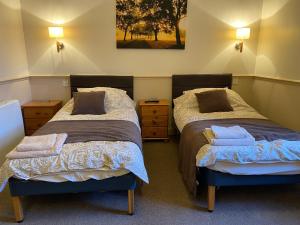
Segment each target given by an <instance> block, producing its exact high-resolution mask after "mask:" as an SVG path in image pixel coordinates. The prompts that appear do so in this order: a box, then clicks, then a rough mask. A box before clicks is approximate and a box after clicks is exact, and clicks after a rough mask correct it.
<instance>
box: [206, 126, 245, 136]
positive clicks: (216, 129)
mask: <svg viewBox="0 0 300 225" xmlns="http://www.w3.org/2000/svg"><path fill="white" fill-rule="evenodd" d="M211 130H212V132H213V133H214V136H215V138H217V139H240V138H246V137H247V136H248V135H247V133H248V132H247V131H246V130H245V129H244V128H242V127H240V126H232V127H221V126H214V125H213V126H211ZM245 131H246V133H245Z"/></svg>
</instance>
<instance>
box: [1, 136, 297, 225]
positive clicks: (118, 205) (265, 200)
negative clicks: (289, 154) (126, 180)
mask: <svg viewBox="0 0 300 225" xmlns="http://www.w3.org/2000/svg"><path fill="white" fill-rule="evenodd" d="M144 155H145V164H146V167H147V169H148V173H149V177H150V184H149V185H144V186H143V188H142V191H141V193H136V199H135V207H136V211H135V215H134V216H128V215H127V214H126V213H127V211H126V210H127V192H111V193H100V192H99V193H98V192H97V193H84V194H67V195H49V196H35V197H26V198H24V199H23V206H24V212H25V220H24V222H23V224H24V225H27V224H32V225H35V224H36V225H52V224H53V225H54V224H56V225H60V224H61V225H75V224H80V225H85V224H86V225H94V224H95V225H96V224H97V225H102V224H103V225H119V224H128V225H135V224H139V225H152V224H153V225H160V224H163V225H177V224H178V225H179V224H180V225H192V224H199V225H202V224H205V225H206V224H207V225H219V224H220V225H235V224H236V225H248V224H249V225H250V224H251V225H252V224H255V225H260V224H261V225H273V224H276V225H277V224H278V225H281V224H282V225H295V224H300V187H299V186H296V185H292V186H272V187H235V188H221V189H219V190H218V191H217V202H216V210H215V212H213V213H208V212H207V211H206V193H203V194H202V195H200V196H198V197H197V199H194V198H193V197H191V196H189V194H188V192H187V191H186V188H185V186H184V184H183V182H182V179H181V174H180V173H179V172H178V169H177V165H178V158H177V143H176V141H174V140H173V141H170V142H169V143H163V142H146V143H144ZM13 221H14V217H13V211H12V206H11V203H10V198H9V192H8V190H7V189H6V190H5V192H3V193H0V224H12V223H13Z"/></svg>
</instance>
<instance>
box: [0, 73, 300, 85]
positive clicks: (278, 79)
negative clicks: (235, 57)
mask: <svg viewBox="0 0 300 225" xmlns="http://www.w3.org/2000/svg"><path fill="white" fill-rule="evenodd" d="M121 76H122V75H121ZM68 77H70V75H69V74H61V75H25V76H14V77H12V78H4V79H0V85H1V84H7V83H11V82H16V81H21V80H27V79H43V78H45V79H49V78H68ZM171 77H172V76H171V75H170V76H168V75H162V76H134V79H169V78H170V79H171ZM233 77H234V78H242V79H243V78H251V79H254V80H267V81H273V82H277V83H284V84H290V85H297V86H300V80H295V79H286V78H282V77H272V76H265V75H255V74H234V75H233Z"/></svg>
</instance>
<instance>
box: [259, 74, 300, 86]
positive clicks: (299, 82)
mask: <svg viewBox="0 0 300 225" xmlns="http://www.w3.org/2000/svg"><path fill="white" fill-rule="evenodd" d="M255 79H257V80H268V81H274V82H278V83H286V84H290V85H297V86H298V85H299V86H300V80H294V79H286V78H281V77H271V76H263V75H256V76H255Z"/></svg>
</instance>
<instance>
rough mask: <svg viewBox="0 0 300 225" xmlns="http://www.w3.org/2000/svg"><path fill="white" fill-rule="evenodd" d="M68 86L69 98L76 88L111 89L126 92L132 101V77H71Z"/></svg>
mask: <svg viewBox="0 0 300 225" xmlns="http://www.w3.org/2000/svg"><path fill="white" fill-rule="evenodd" d="M70 85H71V96H72V95H73V92H77V88H93V87H112V88H119V89H122V90H124V91H126V92H127V95H128V96H129V97H130V98H132V99H133V76H113V75H109V76H107V75H71V76H70Z"/></svg>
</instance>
